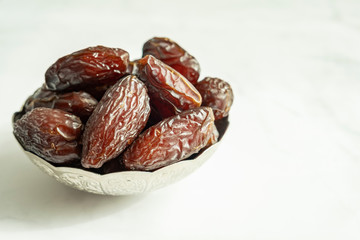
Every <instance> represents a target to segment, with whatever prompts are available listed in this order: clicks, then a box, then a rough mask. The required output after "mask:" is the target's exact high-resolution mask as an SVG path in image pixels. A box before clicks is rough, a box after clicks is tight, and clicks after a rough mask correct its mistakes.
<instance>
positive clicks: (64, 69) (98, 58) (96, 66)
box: [45, 46, 129, 91]
mask: <svg viewBox="0 0 360 240" xmlns="http://www.w3.org/2000/svg"><path fill="white" fill-rule="evenodd" d="M128 64H129V54H128V52H126V51H124V50H122V49H120V48H108V47H104V46H96V47H89V48H85V49H82V50H80V51H77V52H74V53H72V54H69V55H66V56H64V57H62V58H60V59H59V60H57V61H56V62H55V63H54V64H53V65H51V66H50V67H49V69H48V70H47V71H46V73H45V80H46V86H47V88H48V89H49V90H52V91H62V90H79V89H82V88H84V87H88V86H99V85H104V84H110V83H115V82H116V81H117V80H118V79H119V78H120V77H122V76H124V75H125V74H127V68H128Z"/></svg>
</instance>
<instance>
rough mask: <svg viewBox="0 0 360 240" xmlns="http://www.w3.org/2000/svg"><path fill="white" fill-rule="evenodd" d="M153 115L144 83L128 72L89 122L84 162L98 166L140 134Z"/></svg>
mask: <svg viewBox="0 0 360 240" xmlns="http://www.w3.org/2000/svg"><path fill="white" fill-rule="evenodd" d="M149 115H150V104H149V96H148V94H147V89H146V87H145V85H144V84H143V83H142V82H141V81H140V80H138V79H137V77H135V76H133V75H129V76H126V77H124V78H123V79H121V80H120V81H118V82H117V83H116V84H115V85H113V86H112V87H111V88H109V89H108V90H107V91H106V93H105V95H104V96H103V97H102V99H101V100H100V102H99V103H98V105H97V106H96V108H95V110H94V112H93V114H92V115H91V116H90V118H89V120H88V121H87V123H86V126H85V131H84V134H83V138H82V139H83V151H82V160H81V163H82V165H83V167H85V168H99V167H101V166H102V165H103V164H104V163H105V162H107V161H109V160H111V159H113V158H115V157H117V156H118V155H119V154H120V153H121V152H122V151H123V150H124V149H125V148H126V147H127V146H128V145H129V144H131V143H132V141H133V140H134V139H135V138H136V137H137V136H138V134H139V133H140V132H141V130H142V129H143V128H144V127H145V124H146V122H147V120H148V118H149Z"/></svg>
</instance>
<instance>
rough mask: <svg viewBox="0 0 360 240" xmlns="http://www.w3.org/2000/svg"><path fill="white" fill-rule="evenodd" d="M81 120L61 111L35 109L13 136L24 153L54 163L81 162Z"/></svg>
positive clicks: (16, 124)
mask: <svg viewBox="0 0 360 240" xmlns="http://www.w3.org/2000/svg"><path fill="white" fill-rule="evenodd" d="M81 129H82V123H81V120H80V119H79V118H78V117H76V116H75V115H73V114H70V113H67V112H65V111H62V110H59V109H51V108H41V107H39V108H35V109H33V110H31V111H29V112H27V113H26V114H25V115H23V116H22V117H21V118H20V119H19V120H17V121H16V122H15V123H14V135H15V137H16V138H17V139H18V141H19V143H20V144H21V145H22V146H23V147H24V149H25V150H27V151H30V152H33V153H35V154H36V155H38V156H40V157H42V158H44V159H45V160H47V161H49V162H52V163H66V162H69V161H73V160H80V152H81V151H80V150H81V149H80V145H79V143H78V140H79V138H80V134H81Z"/></svg>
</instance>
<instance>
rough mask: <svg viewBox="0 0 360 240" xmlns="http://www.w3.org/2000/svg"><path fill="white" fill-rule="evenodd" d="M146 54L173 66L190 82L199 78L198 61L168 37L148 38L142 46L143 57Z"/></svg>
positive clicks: (193, 82)
mask: <svg viewBox="0 0 360 240" xmlns="http://www.w3.org/2000/svg"><path fill="white" fill-rule="evenodd" d="M146 55H152V56H154V57H156V58H157V59H159V60H161V61H162V62H164V63H165V64H167V65H169V66H170V67H172V68H174V69H175V70H176V71H178V72H179V73H180V74H182V75H183V76H184V77H185V78H186V79H188V80H189V82H191V83H192V84H195V83H196V82H197V80H198V79H199V75H200V64H199V62H198V61H197V60H196V59H195V58H194V57H193V56H192V55H190V54H189V53H188V52H187V51H185V50H184V49H183V48H182V47H180V46H179V44H177V43H176V42H174V41H172V40H171V39H169V38H164V37H154V38H152V39H150V40H148V41H147V42H146V43H145V44H144V46H143V57H144V56H146Z"/></svg>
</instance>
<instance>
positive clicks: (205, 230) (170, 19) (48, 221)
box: [0, 0, 360, 240]
mask: <svg viewBox="0 0 360 240" xmlns="http://www.w3.org/2000/svg"><path fill="white" fill-rule="evenodd" d="M359 10H360V1H357V0H302V1H300V0H294V1H289V0H269V1H263V0H255V1H253V0H233V1H231V0H223V1H193V0H192V1H190V0H184V1H160V0H155V1H130V0H128V1H125V0H124V1H115V0H114V1H89V0H88V1H85V0H84V1H78V0H74V1H70V0H65V1H46V0H38V1H18V0H14V1H10V0H0V53H1V54H0V81H1V86H2V87H1V88H0V102H1V114H0V146H1V148H0V161H1V169H2V171H1V174H0V239H35V238H36V239H49V238H51V239H65V238H69V237H70V236H71V237H79V238H81V237H84V238H86V239H99V238H101V239H112V237H118V239H119V238H121V239H197V240H200V239H207V240H209V239H277V240H278V239H347V240H349V239H359V238H360V227H359V226H360V124H359V123H360V108H359V103H360V94H359V92H360V46H359V43H360V15H359ZM153 36H168V37H170V38H172V39H174V40H176V41H177V42H179V43H180V44H181V45H182V46H183V47H184V48H186V49H188V51H189V52H191V53H192V54H193V55H194V56H196V57H197V59H198V60H199V61H200V63H201V67H202V73H201V77H205V76H217V77H220V78H223V79H225V80H227V81H228V82H229V83H231V85H232V86H233V89H234V92H235V102H234V104H233V108H232V110H231V116H230V122H231V124H230V129H229V132H228V134H227V135H226V136H225V137H224V139H223V141H222V144H221V145H220V146H219V148H218V150H217V151H216V153H215V154H214V155H213V157H212V158H211V159H209V161H208V162H206V163H205V164H204V165H203V166H202V167H201V168H200V169H199V170H198V171H196V172H195V173H193V174H192V175H190V176H189V177H187V178H186V179H184V180H182V181H180V182H178V183H176V184H173V185H171V186H169V187H166V188H163V189H159V190H157V191H155V192H152V193H149V194H144V195H137V196H128V197H104V196H97V195H92V194H87V193H84V192H80V191H76V190H73V189H71V188H68V187H66V186H63V185H61V184H59V183H57V182H56V181H55V180H52V179H50V178H49V177H48V176H46V175H45V174H43V173H42V172H40V170H39V169H37V168H36V167H35V166H34V165H32V163H31V162H30V161H29V160H28V159H27V158H26V156H25V155H24V154H23V153H22V152H21V151H20V148H19V146H18V145H17V143H16V141H15V139H14V137H13V136H12V129H11V123H10V119H11V114H12V113H13V112H14V111H16V110H18V109H19V108H20V106H21V105H22V103H23V101H24V100H25V99H26V97H27V96H28V95H30V94H31V93H32V92H33V91H34V90H35V89H36V88H38V87H39V86H40V85H41V84H42V83H43V81H44V72H45V70H46V69H47V67H48V66H49V65H50V64H52V63H53V62H54V61H55V60H56V59H57V58H58V57H60V56H63V55H65V54H68V53H70V52H73V51H75V50H78V49H81V48H85V47H87V46H92V45H98V44H101V45H106V46H111V47H122V48H124V49H126V50H128V51H129V52H130V55H131V58H132V59H136V58H138V57H140V56H141V47H142V44H143V43H144V42H145V41H146V40H147V39H149V38H151V37H153Z"/></svg>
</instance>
